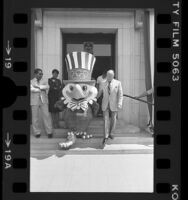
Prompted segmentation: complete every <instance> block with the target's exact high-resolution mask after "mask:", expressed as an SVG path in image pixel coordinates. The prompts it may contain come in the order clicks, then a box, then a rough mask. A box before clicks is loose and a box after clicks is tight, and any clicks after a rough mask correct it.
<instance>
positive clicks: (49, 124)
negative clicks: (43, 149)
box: [41, 104, 53, 135]
mask: <svg viewBox="0 0 188 200" xmlns="http://www.w3.org/2000/svg"><path fill="white" fill-rule="evenodd" d="M41 109H42V118H43V122H44V127H45V130H46V133H47V134H48V135H49V134H52V133H53V128H52V119H51V116H50V113H49V111H48V104H42V105H41Z"/></svg>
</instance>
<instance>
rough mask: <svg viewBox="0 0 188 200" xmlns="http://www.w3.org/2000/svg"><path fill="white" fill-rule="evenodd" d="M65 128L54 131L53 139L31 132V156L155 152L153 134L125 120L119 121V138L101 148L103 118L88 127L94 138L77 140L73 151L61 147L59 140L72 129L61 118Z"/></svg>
mask: <svg viewBox="0 0 188 200" xmlns="http://www.w3.org/2000/svg"><path fill="white" fill-rule="evenodd" d="M59 125H60V127H61V128H59V129H55V130H54V136H53V138H51V139H49V138H48V137H47V136H46V134H45V133H42V135H41V137H40V138H35V137H34V136H33V134H31V156H32V157H36V158H38V159H43V158H47V157H49V156H51V155H54V154H55V155H56V156H64V155H67V154H89V155H90V154H97V155H98V154H99V155H100V154H130V153H132V154H133V153H136V154H148V153H149V154H151V153H153V147H152V146H153V137H152V136H151V134H149V133H148V132H146V131H145V130H141V129H140V128H138V127H136V126H133V125H130V124H125V123H124V122H123V121H122V120H118V121H117V126H116V127H117V128H116V132H115V134H114V135H115V138H114V139H113V140H110V139H109V140H108V142H107V145H106V147H105V148H104V149H101V146H102V145H101V144H102V139H103V119H102V118H95V119H94V120H92V122H91V124H90V126H89V127H88V131H87V133H88V134H92V135H93V138H91V139H85V140H84V139H77V140H76V143H75V144H74V145H73V146H72V147H71V149H70V150H68V151H64V150H60V149H59V147H58V143H60V142H62V141H65V140H66V137H67V132H68V131H69V130H68V129H67V128H66V127H65V124H64V121H60V122H59Z"/></svg>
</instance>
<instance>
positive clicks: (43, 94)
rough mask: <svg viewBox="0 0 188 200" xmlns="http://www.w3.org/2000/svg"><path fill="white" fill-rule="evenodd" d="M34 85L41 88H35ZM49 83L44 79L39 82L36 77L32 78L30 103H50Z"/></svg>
mask: <svg viewBox="0 0 188 200" xmlns="http://www.w3.org/2000/svg"><path fill="white" fill-rule="evenodd" d="M34 86H37V87H39V88H40V89H39V88H35V87H34ZM48 89H49V85H48V83H46V82H44V81H43V80H40V81H39V83H38V82H37V79H36V78H34V79H32V80H31V96H30V97H31V99H30V104H31V105H40V104H41V103H43V104H48V95H47V92H48Z"/></svg>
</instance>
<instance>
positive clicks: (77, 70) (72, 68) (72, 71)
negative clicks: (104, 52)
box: [63, 51, 96, 84]
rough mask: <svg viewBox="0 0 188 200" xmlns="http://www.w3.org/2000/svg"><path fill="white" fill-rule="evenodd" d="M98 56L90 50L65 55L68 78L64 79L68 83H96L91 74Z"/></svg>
mask: <svg viewBox="0 0 188 200" xmlns="http://www.w3.org/2000/svg"><path fill="white" fill-rule="evenodd" d="M95 61H96V58H95V56H93V55H92V54H90V53H88V52H83V51H82V52H71V53H68V54H67V55H66V57H65V62H66V66H67V71H68V80H64V81H63V82H64V83H65V84H66V83H73V82H78V83H80V82H87V83H94V82H95V80H91V74H92V71H93V67H94V64H95Z"/></svg>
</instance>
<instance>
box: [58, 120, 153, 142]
mask: <svg viewBox="0 0 188 200" xmlns="http://www.w3.org/2000/svg"><path fill="white" fill-rule="evenodd" d="M103 124H104V122H103V119H102V118H99V117H98V118H95V119H93V120H92V121H91V123H90V125H89V127H88V130H87V133H88V134H92V135H93V137H94V138H103V137H104V127H103ZM59 126H60V128H59V129H55V135H56V136H55V137H56V138H58V137H60V138H65V137H66V136H67V132H68V131H69V130H68V129H67V128H66V125H65V123H64V121H60V122H59ZM115 136H116V137H150V134H149V133H147V132H146V131H143V130H141V129H140V128H138V127H136V126H134V125H130V124H125V122H124V121H123V120H117V125H116V131H115Z"/></svg>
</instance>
